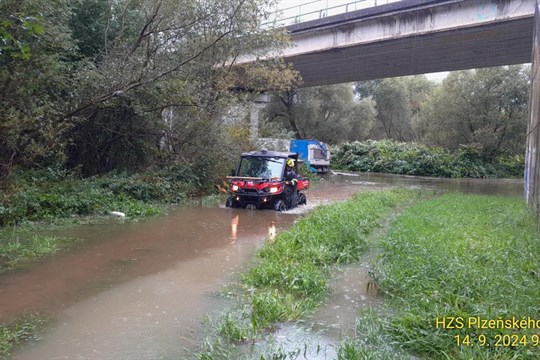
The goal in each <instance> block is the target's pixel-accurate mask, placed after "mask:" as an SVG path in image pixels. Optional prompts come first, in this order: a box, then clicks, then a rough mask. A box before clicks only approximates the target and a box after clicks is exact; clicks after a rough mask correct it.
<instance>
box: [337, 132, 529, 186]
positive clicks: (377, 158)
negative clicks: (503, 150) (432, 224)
mask: <svg viewBox="0 0 540 360" xmlns="http://www.w3.org/2000/svg"><path fill="white" fill-rule="evenodd" d="M332 167H333V168H335V169H342V170H350V171H364V172H378V173H391V174H403V175H418V176H436V177H456V178H457V177H468V178H495V177H520V176H523V172H524V159H523V157H522V156H504V157H503V156H501V157H499V158H497V159H496V161H495V162H494V163H488V162H485V161H484V160H483V158H482V156H481V154H480V152H479V151H478V149H476V148H475V147H474V146H462V147H461V148H460V149H459V150H458V151H457V153H454V154H452V153H450V152H448V151H446V150H444V149H441V148H437V147H428V146H425V145H421V144H416V143H402V142H397V141H393V140H381V141H374V140H368V141H365V142H353V143H346V144H342V145H339V146H335V147H333V148H332Z"/></svg>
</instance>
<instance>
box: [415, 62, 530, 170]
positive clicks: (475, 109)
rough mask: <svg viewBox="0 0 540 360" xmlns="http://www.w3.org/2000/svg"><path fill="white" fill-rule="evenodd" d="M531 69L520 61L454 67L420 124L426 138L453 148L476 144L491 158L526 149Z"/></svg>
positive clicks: (430, 142)
mask: <svg viewBox="0 0 540 360" xmlns="http://www.w3.org/2000/svg"><path fill="white" fill-rule="evenodd" d="M529 71H530V70H529V68H528V67H525V66H521V65H516V66H504V67H495V68H486V69H477V70H468V71H458V72H453V73H450V74H449V75H448V77H447V78H446V79H445V80H444V81H443V83H442V86H441V87H440V88H439V89H437V90H436V91H435V92H434V93H433V94H432V95H431V96H430V97H429V98H428V101H427V103H426V106H425V109H423V110H422V111H421V114H420V116H419V118H418V121H417V122H416V123H415V125H414V126H415V128H416V129H418V132H419V133H421V134H422V139H421V140H422V141H423V142H425V143H428V144H431V145H437V146H442V147H446V148H448V149H451V150H456V149H457V148H458V147H459V146H460V145H468V146H473V147H475V148H477V151H478V152H479V154H480V156H481V157H482V158H483V159H484V160H487V161H492V160H493V159H494V158H495V157H496V156H498V155H500V154H520V153H523V151H524V146H525V141H524V139H525V132H526V128H527V114H528V97H529V95H528V91H529V82H530V80H529Z"/></svg>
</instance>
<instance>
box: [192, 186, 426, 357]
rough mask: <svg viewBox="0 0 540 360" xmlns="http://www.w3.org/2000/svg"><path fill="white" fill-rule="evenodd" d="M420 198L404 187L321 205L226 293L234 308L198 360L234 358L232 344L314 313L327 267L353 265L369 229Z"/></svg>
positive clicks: (326, 278) (329, 273)
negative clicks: (216, 336) (397, 209)
mask: <svg viewBox="0 0 540 360" xmlns="http://www.w3.org/2000/svg"><path fill="white" fill-rule="evenodd" d="M420 196H422V194H421V193H420V192H417V191H413V190H403V189H395V190H386V191H379V192H370V193H361V194H358V195H356V196H355V197H354V198H353V199H352V200H349V201H346V202H342V203H337V204H331V205H325V206H320V207H318V208H316V209H315V210H314V211H312V212H311V213H309V214H308V215H306V216H305V217H304V218H302V219H300V220H299V221H297V222H296V223H295V224H294V225H293V226H292V227H291V228H289V229H288V230H286V231H284V232H282V233H280V234H278V236H277V237H276V238H275V240H274V241H272V242H268V243H266V244H265V245H264V246H263V248H262V249H261V250H260V251H259V252H258V254H257V255H256V257H255V259H254V261H253V264H252V266H251V268H250V270H248V271H247V272H246V273H244V274H243V277H242V282H241V284H239V287H237V288H236V287H234V288H231V289H230V290H231V291H229V293H230V294H233V295H231V296H232V297H237V302H238V304H237V306H236V309H234V310H231V311H230V312H229V313H228V314H227V315H226V316H224V317H222V318H221V319H220V320H218V321H217V322H216V323H215V324H214V326H216V327H217V329H218V330H217V333H218V334H219V336H220V337H218V339H217V340H215V341H206V342H205V344H204V345H203V346H202V348H203V350H202V351H200V352H199V353H198V355H197V356H198V358H199V359H227V358H231V356H235V358H238V354H237V352H235V351H234V347H235V345H234V344H238V343H240V342H244V341H246V340H250V339H255V338H256V336H257V335H258V334H260V333H262V332H266V330H272V329H273V328H274V326H275V325H277V323H279V322H285V321H292V320H298V319H300V318H302V317H303V316H305V315H306V314H309V313H311V312H313V311H314V310H315V309H316V308H317V306H318V305H320V304H321V302H322V301H323V300H324V299H325V297H326V295H327V293H328V289H329V282H330V281H331V277H332V267H333V266H335V265H336V264H342V263H349V262H354V261H357V260H358V259H359V258H360V257H361V256H362V254H364V253H365V252H366V251H367V248H368V244H367V240H368V237H369V236H370V234H371V233H372V231H373V230H374V229H375V228H377V227H379V226H380V224H382V222H383V220H384V219H385V218H386V217H387V216H388V215H389V214H390V213H391V212H393V211H396V208H399V207H400V206H405V205H406V204H410V203H411V202H413V201H416V200H418V198H419V197H420ZM232 354H234V355H232ZM281 355H283V354H281ZM281 355H280V356H281ZM241 358H242V357H241ZM263 358H266V357H264V355H263V356H262V357H261V359H263ZM277 358H283V359H285V358H286V357H277Z"/></svg>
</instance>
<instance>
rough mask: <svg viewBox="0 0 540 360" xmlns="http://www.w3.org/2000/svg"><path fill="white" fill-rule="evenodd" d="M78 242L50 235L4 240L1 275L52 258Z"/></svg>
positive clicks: (0, 245)
mask: <svg viewBox="0 0 540 360" xmlns="http://www.w3.org/2000/svg"><path fill="white" fill-rule="evenodd" d="M77 241H78V240H76V239H71V238H65V237H58V236H48V235H32V236H30V237H29V238H28V239H25V240H20V239H19V238H18V237H16V238H14V239H12V240H7V241H5V240H2V241H1V242H0V273H2V272H5V271H8V270H12V269H14V268H17V267H20V266H22V265H24V264H27V263H29V262H31V261H35V260H36V259H39V258H43V257H46V256H50V255H52V254H54V253H56V252H58V251H60V250H62V249H65V248H67V247H68V246H69V245H71V244H73V243H75V242H77Z"/></svg>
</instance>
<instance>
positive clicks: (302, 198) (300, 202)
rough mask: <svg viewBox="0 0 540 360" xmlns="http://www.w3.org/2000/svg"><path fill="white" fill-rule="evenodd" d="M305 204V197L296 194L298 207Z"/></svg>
mask: <svg viewBox="0 0 540 360" xmlns="http://www.w3.org/2000/svg"><path fill="white" fill-rule="evenodd" d="M306 204H307V198H306V195H305V194H303V193H300V194H298V205H306Z"/></svg>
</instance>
